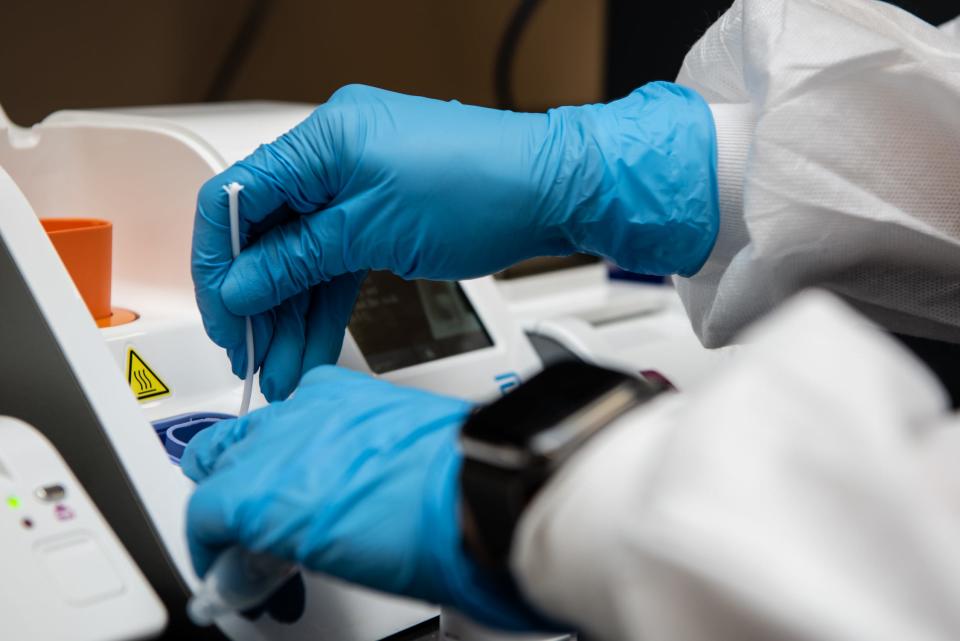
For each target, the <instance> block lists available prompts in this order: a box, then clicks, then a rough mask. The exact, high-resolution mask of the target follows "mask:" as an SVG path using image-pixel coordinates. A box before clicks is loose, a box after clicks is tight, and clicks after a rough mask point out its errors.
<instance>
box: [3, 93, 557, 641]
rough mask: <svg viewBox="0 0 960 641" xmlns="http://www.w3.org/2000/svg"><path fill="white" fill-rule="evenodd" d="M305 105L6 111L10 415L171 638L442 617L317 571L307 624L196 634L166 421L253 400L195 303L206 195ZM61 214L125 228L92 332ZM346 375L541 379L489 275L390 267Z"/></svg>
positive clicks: (470, 385)
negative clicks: (154, 607)
mask: <svg viewBox="0 0 960 641" xmlns="http://www.w3.org/2000/svg"><path fill="white" fill-rule="evenodd" d="M310 111H311V107H309V106H306V105H290V104H274V103H247V104H233V105H216V106H196V107H191V106H185V107H173V108H147V109H135V110H125V111H122V112H121V111H117V112H58V113H56V114H53V115H52V116H50V117H48V118H47V119H46V120H44V121H43V122H42V123H40V124H38V125H35V126H34V127H32V128H29V129H23V128H18V127H16V126H14V125H13V124H12V123H10V122H8V121H7V120H6V118H5V117H4V116H3V114H2V111H0V212H2V215H0V292H2V293H0V297H2V298H0V300H2V310H3V312H2V314H0V354H3V359H4V362H5V367H4V368H0V414H5V415H9V416H13V417H16V418H18V419H21V420H24V421H26V422H28V423H30V424H31V425H33V426H34V427H35V428H37V429H38V430H39V431H40V432H41V433H42V434H43V435H44V436H45V437H46V438H47V439H49V440H50V442H52V444H53V445H54V446H55V447H56V449H57V450H58V451H59V452H60V454H61V455H62V456H63V458H64V459H65V461H66V463H67V464H68V465H69V466H70V468H71V469H72V470H73V472H74V474H75V475H76V478H77V479H78V481H79V483H82V485H83V486H84V487H85V488H86V490H87V492H88V493H89V495H90V497H91V498H92V500H93V502H94V503H95V504H96V505H97V506H98V507H99V508H100V511H101V512H102V513H103V516H104V518H105V519H106V521H107V522H108V523H109V524H110V526H112V528H113V529H114V531H115V532H116V534H117V536H118V538H119V539H120V540H121V541H122V542H123V544H124V546H125V547H126V549H127V550H128V552H129V554H130V557H131V558H132V559H133V560H134V562H135V563H136V565H137V566H138V567H139V569H140V571H141V572H142V573H143V575H144V576H145V577H146V578H147V580H148V581H149V583H150V585H151V586H152V588H153V590H155V592H156V594H157V595H158V596H159V598H160V600H161V601H162V603H163V606H164V608H165V610H166V613H167V616H168V618H169V622H168V626H167V629H166V633H165V634H166V636H167V637H168V638H191V639H205V638H210V639H222V638H224V636H226V637H227V638H230V639H234V640H237V641H240V640H267V639H271V640H281V641H287V640H298V641H299V640H305V639H337V640H338V641H374V640H375V639H380V638H383V637H385V636H388V635H390V634H393V633H396V632H398V631H402V630H405V629H407V628H409V627H410V626H413V625H416V624H418V623H421V622H423V621H427V620H429V619H432V618H433V617H436V616H437V614H438V609H437V608H436V607H435V606H432V605H429V604H424V603H419V602H414V601H410V600H404V599H399V598H395V597H390V596H386V595H383V594H380V593H376V592H373V591H369V590H365V589H361V588H357V587H353V586H347V585H345V584H343V583H342V582H338V581H335V580H331V579H329V578H325V577H322V576H318V575H308V576H306V577H305V581H306V600H307V607H306V610H305V613H304V615H303V616H302V618H300V619H299V620H298V621H297V622H296V623H293V624H282V623H279V622H276V621H273V620H272V619H270V617H269V616H261V617H259V618H258V619H256V620H254V621H250V620H247V619H245V618H241V617H239V616H232V617H228V618H224V619H221V620H218V628H208V629H199V628H195V627H193V626H191V624H190V623H189V621H188V620H187V618H186V616H185V604H186V600H187V598H188V596H189V595H190V593H191V591H192V590H193V589H195V588H196V587H197V578H196V576H195V575H194V573H193V570H192V568H191V565H190V561H189V556H188V553H187V550H186V543H185V537H184V510H185V506H186V503H187V500H188V498H189V495H190V492H191V489H192V484H191V483H190V482H189V481H188V480H187V479H186V478H185V477H184V476H183V475H182V474H181V473H180V470H179V469H178V468H177V467H176V466H175V465H173V464H171V462H170V456H168V452H169V451H170V450H169V447H168V449H167V450H165V449H164V446H163V445H161V440H160V439H159V438H158V435H157V434H156V433H155V430H154V425H153V424H152V423H155V424H161V425H162V424H164V423H163V422H164V421H167V420H169V419H170V418H171V417H179V416H181V415H187V416H188V417H189V416H191V415H196V413H210V412H214V413H233V412H235V411H236V408H237V407H238V405H239V401H240V395H241V389H242V385H241V383H240V381H239V380H238V379H236V378H235V377H234V376H233V375H232V374H231V373H230V369H229V364H228V361H227V358H226V356H225V354H224V353H223V352H222V350H220V349H219V348H218V347H216V346H215V345H213V344H212V343H211V342H210V340H209V339H208V338H207V337H206V335H205V333H204V331H203V328H202V325H201V321H200V317H199V314H198V312H197V309H196V304H195V302H194V298H193V289H192V283H191V280H190V274H189V262H190V261H189V257H190V240H191V232H192V218H193V211H194V206H195V200H196V194H197V191H198V189H199V187H200V185H201V184H202V183H203V182H204V181H205V180H206V179H208V178H209V177H211V176H213V175H215V174H216V173H218V172H219V171H221V170H222V169H224V168H225V167H226V166H227V165H228V164H230V163H231V162H233V161H235V160H238V159H240V158H242V157H243V156H245V155H246V154H247V153H249V152H250V151H252V150H253V149H254V147H255V146H256V145H257V144H259V143H260V142H264V141H269V140H272V139H273V138H275V137H276V136H278V135H279V134H281V133H283V132H284V131H286V130H287V129H289V128H290V127H292V126H293V125H295V124H296V123H297V122H299V121H300V120H302V119H303V118H304V117H306V116H307V115H308V114H309V113H310ZM57 217H95V218H99V219H106V220H109V221H111V222H112V224H113V243H114V247H113V279H112V282H113V297H112V304H113V307H114V309H115V310H116V312H117V313H116V318H123V317H126V319H127V320H128V321H129V322H124V323H120V322H119V321H118V322H117V323H111V322H108V323H105V324H102V325H103V326H102V327H98V326H97V325H96V324H95V323H94V322H93V319H92V318H91V316H90V314H89V313H88V311H87V308H86V307H85V305H84V303H83V301H82V300H81V298H80V295H79V293H78V291H77V289H76V288H75V287H74V284H73V282H72V281H71V280H70V276H69V274H68V273H67V271H66V270H65V268H64V266H63V264H62V263H61V262H60V259H59V258H58V256H57V254H56V252H55V250H54V248H53V246H52V245H51V243H50V242H49V240H48V238H47V236H46V233H45V231H44V229H43V228H42V227H41V224H40V222H39V220H38V219H39V218H57ZM131 317H132V318H134V320H132V321H130V320H129V319H130V318H131ZM339 362H340V364H341V365H344V366H346V367H351V368H354V369H359V370H362V371H368V372H372V373H374V374H376V375H378V376H382V377H384V378H386V379H388V380H391V381H395V382H398V383H403V384H408V385H413V386H418V387H422V388H426V389H431V390H434V391H437V392H445V393H451V394H457V395H460V396H464V397H468V398H472V399H476V400H486V399H490V398H491V397H494V396H496V395H498V394H502V393H506V392H507V391H509V390H510V389H511V388H512V387H514V386H515V385H517V384H518V383H519V382H520V381H522V380H523V379H525V378H526V377H528V376H530V375H531V374H533V373H535V372H536V371H538V370H539V369H540V367H541V360H540V358H539V357H538V355H537V353H536V352H535V350H534V349H533V347H532V346H531V344H530V342H529V340H528V339H527V337H526V336H525V334H524V333H523V331H522V329H521V327H520V326H519V325H518V324H517V322H516V321H515V318H514V316H513V315H512V314H511V313H510V310H509V308H508V306H507V305H506V304H505V301H504V300H503V298H502V296H501V293H500V291H499V289H498V288H497V286H496V284H495V283H494V282H493V279H491V278H481V279H477V280H471V281H464V282H460V283H428V282H407V281H402V280H400V279H397V278H394V277H392V276H389V275H386V274H378V273H374V274H371V276H370V277H369V279H368V280H367V282H366V283H365V284H364V286H363V288H362V292H361V295H360V299H359V301H358V304H357V307H356V309H355V311H354V316H353V320H352V322H351V325H350V331H349V332H348V335H347V337H346V340H345V343H344V349H343V352H342V355H341V358H340V361H339ZM263 402H264V400H263V399H262V397H257V398H255V400H254V407H256V406H257V405H258V404H262V403H263ZM2 582H3V581H2V580H0V583H2ZM127 616H131V617H133V616H137V615H136V612H135V611H133V610H131V611H129V612H128V614H127ZM443 628H444V633H445V634H447V635H448V636H449V638H451V639H453V638H456V639H459V640H460V641H471V639H478V638H480V637H481V636H482V637H483V638H489V635H488V634H487V633H486V632H483V631H481V630H479V629H478V628H474V627H471V625H470V624H469V623H468V622H464V621H462V619H458V618H456V617H454V618H451V619H449V620H448V622H447V623H446V624H445V625H444V626H443Z"/></svg>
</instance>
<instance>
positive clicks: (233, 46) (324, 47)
mask: <svg viewBox="0 0 960 641" xmlns="http://www.w3.org/2000/svg"><path fill="white" fill-rule="evenodd" d="M729 4H730V2H729V0H671V1H669V2H651V1H646V0H540V1H539V2H537V1H532V2H531V1H529V0H457V1H454V2H451V1H450V0H404V1H403V2H390V1H388V0H376V1H374V0H356V1H349V2H348V1H345V0H202V1H196V0H89V1H88V2H76V1H75V0H74V1H68V0H47V1H42V0H37V1H30V0H8V1H7V2H4V3H3V5H4V6H3V19H2V24H3V25H4V34H3V37H2V38H0V105H2V106H3V108H4V109H5V110H6V112H7V113H8V115H9V116H10V118H11V119H12V120H13V121H14V122H16V123H18V124H21V125H29V124H32V123H34V122H37V121H39V120H41V119H42V118H43V117H44V116H46V115H47V114H49V113H51V112H53V111H56V110H59V109H67V108H90V107H106V106H124V105H144V104H169V103H191V102H203V101H208V100H242V99H274V100H293V101H303V102H311V103H319V102H322V101H323V100H325V99H326V98H327V96H329V95H330V93H332V92H333V91H334V90H335V89H336V88H337V87H339V86H341V85H343V84H347V83H350V82H363V83H367V84H373V85H377V86H381V87H385V88H389V89H395V90H399V91H405V92H410V93H416V94H420V95H427V96H432V97H437V98H444V99H449V98H458V99H460V100H462V101H464V102H470V103H475V104H482V105H491V106H492V105H497V104H499V103H500V102H501V101H500V99H499V98H498V94H497V92H496V84H495V81H494V71H495V68H496V59H497V51H498V47H499V45H500V42H501V38H502V36H503V34H504V32H505V31H506V29H507V26H508V25H509V24H510V19H511V16H512V15H513V14H514V12H516V11H517V10H518V8H521V7H522V6H523V5H531V6H532V7H533V8H532V10H531V11H530V17H529V20H528V22H527V23H526V25H525V28H524V29H523V30H522V31H521V33H520V35H519V38H518V42H517V47H516V51H515V54H516V55H515V56H514V58H513V64H512V66H511V74H510V77H511V80H512V82H511V83H510V86H511V87H512V88H513V93H514V95H513V104H514V105H515V106H516V107H518V108H520V109H529V110H538V109H544V108H547V107H550V106H555V105H561V104H579V103H584V102H593V101H599V100H604V99H609V98H612V97H618V96H622V95H624V94H626V93H627V92H629V91H630V90H631V89H632V88H634V87H636V86H638V85H640V84H643V83H644V82H646V81H649V80H662V79H667V80H669V79H673V78H674V76H675V75H676V72H677V69H678V68H679V65H680V61H681V60H682V58H683V54H684V53H685V52H686V51H687V50H688V49H689V47H690V46H691V45H692V44H693V43H694V42H695V41H696V39H697V38H698V37H699V35H700V34H702V33H703V31H704V30H705V29H706V28H707V27H708V26H709V25H710V24H711V23H712V22H713V21H714V20H715V19H716V18H717V16H719V15H720V14H721V13H722V12H723V10H724V9H725V8H726V7H727V6H729ZM898 4H900V5H901V6H903V7H905V8H907V9H909V10H911V11H914V12H916V13H917V14H918V15H920V16H922V17H923V18H925V19H927V20H929V21H931V22H934V23H939V22H943V21H945V20H947V19H949V18H951V17H953V15H954V14H956V13H960V5H958V4H957V3H956V2H943V1H940V0H936V1H931V0H902V1H901V2H899V3H898Z"/></svg>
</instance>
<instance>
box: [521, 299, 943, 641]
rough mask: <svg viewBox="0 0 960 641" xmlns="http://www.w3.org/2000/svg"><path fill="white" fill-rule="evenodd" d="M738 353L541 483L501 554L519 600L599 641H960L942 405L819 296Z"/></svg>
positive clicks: (873, 334) (860, 323) (772, 323)
mask: <svg viewBox="0 0 960 641" xmlns="http://www.w3.org/2000/svg"><path fill="white" fill-rule="evenodd" d="M752 338H753V340H751V341H750V346H749V347H747V348H745V350H744V351H743V352H741V354H740V355H739V357H738V360H737V361H735V362H734V363H733V364H732V367H730V368H729V369H728V370H727V371H726V372H723V373H722V374H718V376H717V378H716V379H715V380H713V381H711V383H710V384H708V385H706V386H705V387H703V388H702V389H699V390H698V391H697V392H695V393H693V394H692V395H688V396H685V395H682V394H681V395H672V396H671V397H669V398H662V399H661V400H658V401H655V402H654V403H653V404H651V405H650V406H648V407H646V408H642V409H640V410H638V411H636V412H635V413H633V414H630V415H627V416H625V417H624V418H622V419H620V421H618V423H617V424H615V425H612V426H610V427H609V428H608V429H607V430H605V431H604V433H602V434H601V435H600V436H598V437H597V438H596V439H595V440H594V441H592V442H591V443H590V444H589V445H588V446H587V447H586V448H585V449H584V450H583V451H582V452H580V453H578V454H577V456H576V457H574V459H572V460H571V461H570V463H569V464H568V465H567V466H565V467H564V468H563V469H562V470H561V471H560V472H559V473H558V475H557V477H555V478H554V479H553V480H551V482H550V483H549V484H548V485H547V486H546V487H545V488H544V490H543V491H542V492H541V493H540V494H539V495H538V496H537V497H536V499H535V500H534V502H533V503H532V504H531V506H530V508H529V509H528V511H527V512H526V514H525V515H524V517H523V518H522V519H521V522H520V526H519V529H518V532H517V535H516V537H515V539H514V546H513V551H512V558H511V563H512V568H513V572H514V574H515V576H516V577H517V579H518V582H519V585H520V586H521V589H522V590H523V592H524V593H525V594H526V595H527V597H528V598H529V599H530V600H531V601H532V602H533V603H535V604H536V605H538V606H539V607H541V608H542V609H543V610H544V611H546V612H548V613H551V614H553V615H554V616H556V617H558V618H559V619H562V620H566V621H568V622H571V623H573V624H575V625H577V626H580V628H581V629H583V630H584V631H586V632H587V634H588V635H589V636H591V638H596V639H605V640H609V641H614V640H621V639H642V640H644V641H744V640H747V639H751V640H754V639H757V640H759V639H778V640H782V639H790V640H793V639H804V640H806V641H813V640H815V641H905V640H907V639H909V640H910V641H948V640H949V641H955V640H956V639H960V466H958V465H957V461H958V460H960V420H957V419H956V418H951V417H950V415H949V414H948V410H947V409H946V407H947V406H946V400H945V397H944V394H943V391H942V389H941V388H940V387H939V385H938V384H937V383H936V382H935V380H934V379H933V378H932V376H931V374H930V373H929V372H928V371H927V370H926V369H924V368H923V366H921V365H920V364H919V363H918V362H917V361H915V360H914V359H913V357H912V356H910V355H909V354H907V353H906V352H905V351H904V350H903V349H902V348H901V347H900V346H899V345H898V344H896V343H895V342H894V341H893V340H892V339H889V338H888V337H886V336H885V335H883V334H882V333H881V332H880V331H879V330H877V329H876V328H875V327H874V326H872V325H871V324H869V323H868V322H867V321H866V320H864V319H863V318H862V317H860V316H857V315H856V314H854V313H853V312H852V310H850V309H849V308H848V307H847V306H846V305H844V304H842V303H841V302H840V301H839V300H838V299H836V298H834V297H832V296H830V295H828V294H826V293H823V292H808V293H804V294H802V295H801V296H800V297H799V298H798V299H797V300H795V301H791V302H790V303H788V304H787V305H786V306H784V308H783V309H782V310H781V311H779V312H777V313H776V314H774V315H773V316H772V317H771V318H770V319H768V320H765V321H764V322H763V323H762V324H761V326H760V327H758V328H757V329H756V330H754V335H753V337H752ZM951 421H952V425H951Z"/></svg>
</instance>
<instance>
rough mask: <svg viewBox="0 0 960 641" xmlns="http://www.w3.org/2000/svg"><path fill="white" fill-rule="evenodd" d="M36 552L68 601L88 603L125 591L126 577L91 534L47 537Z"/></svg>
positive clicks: (42, 564) (80, 603)
mask: <svg viewBox="0 0 960 641" xmlns="http://www.w3.org/2000/svg"><path fill="white" fill-rule="evenodd" d="M34 554H36V555H37V557H38V558H39V560H40V565H41V566H42V567H43V568H44V569H45V570H46V572H47V575H48V576H49V577H50V579H52V581H53V584H54V585H55V586H56V587H57V591H58V592H60V594H61V595H62V596H63V598H64V599H66V600H67V601H68V602H69V603H73V604H75V605H86V604H89V603H94V602H96V601H103V600H105V599H109V598H111V597H114V596H117V595H118V594H121V593H123V580H122V579H121V578H120V576H119V575H118V574H117V571H116V570H115V569H114V567H113V564H112V563H110V559H108V558H107V556H106V554H104V552H103V548H101V547H100V544H98V543H97V541H96V540H94V539H93V538H92V537H91V536H90V535H89V534H86V533H79V534H77V535H74V536H69V537H66V538H62V539H55V540H52V541H50V540H48V541H44V542H42V543H39V544H38V545H37V546H36V547H35V548H34Z"/></svg>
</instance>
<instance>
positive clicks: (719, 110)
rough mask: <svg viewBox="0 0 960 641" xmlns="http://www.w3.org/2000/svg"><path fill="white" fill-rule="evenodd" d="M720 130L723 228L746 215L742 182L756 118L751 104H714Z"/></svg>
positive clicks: (720, 184)
mask: <svg viewBox="0 0 960 641" xmlns="http://www.w3.org/2000/svg"><path fill="white" fill-rule="evenodd" d="M710 111H711V112H712V113H713V122H714V127H715V128H716V131H717V182H718V184H719V190H720V228H721V229H723V227H724V226H725V225H726V224H727V223H728V222H729V221H735V220H740V219H742V218H743V184H744V178H745V175H746V168H747V154H748V153H749V151H750V144H751V142H752V141H753V133H754V129H755V127H756V119H755V117H754V114H753V107H752V106H751V105H749V104H732V103H726V104H711V105H710Z"/></svg>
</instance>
